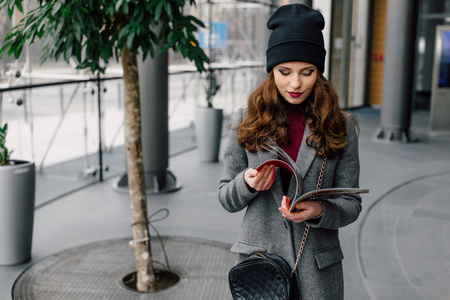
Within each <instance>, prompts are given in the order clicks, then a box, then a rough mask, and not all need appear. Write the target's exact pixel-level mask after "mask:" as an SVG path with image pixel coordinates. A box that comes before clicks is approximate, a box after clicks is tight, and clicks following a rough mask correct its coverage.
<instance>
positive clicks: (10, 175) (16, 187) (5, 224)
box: [0, 159, 36, 265]
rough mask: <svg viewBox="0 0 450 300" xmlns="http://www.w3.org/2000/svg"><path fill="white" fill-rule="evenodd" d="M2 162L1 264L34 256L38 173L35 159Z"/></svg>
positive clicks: (0, 170)
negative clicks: (32, 249) (33, 242)
mask: <svg viewBox="0 0 450 300" xmlns="http://www.w3.org/2000/svg"><path fill="white" fill-rule="evenodd" d="M12 161H13V162H14V163H15V165H9V166H0V265H16V264H20V263H23V262H26V261H28V260H29V259H30V258H31V244H32V239H33V222H34V202H35V190H36V174H35V165H34V162H33V161H30V160H24V159H12Z"/></svg>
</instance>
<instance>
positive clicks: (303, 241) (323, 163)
mask: <svg viewBox="0 0 450 300" xmlns="http://www.w3.org/2000/svg"><path fill="white" fill-rule="evenodd" d="M326 165H327V158H326V157H324V158H323V162H322V168H321V169H320V174H319V179H318V180H317V186H316V191H317V190H320V187H321V186H322V180H323V174H324V173H325V166H326ZM313 199H314V198H313ZM309 227H310V226H309V225H306V226H305V231H304V232H303V238H302V243H301V245H300V250H298V254H297V260H296V261H295V265H294V269H293V270H292V272H291V276H293V275H294V272H295V270H297V266H298V263H299V262H300V257H301V256H302V253H303V248H305V244H306V239H307V238H308V233H309Z"/></svg>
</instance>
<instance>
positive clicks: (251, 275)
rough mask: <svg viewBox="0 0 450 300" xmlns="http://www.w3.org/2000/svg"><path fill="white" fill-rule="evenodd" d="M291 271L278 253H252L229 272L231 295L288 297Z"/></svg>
mask: <svg viewBox="0 0 450 300" xmlns="http://www.w3.org/2000/svg"><path fill="white" fill-rule="evenodd" d="M291 273H292V269H291V268H290V266H289V264H288V263H287V262H286V261H285V260H284V259H283V258H281V257H280V256H278V255H275V254H269V253H254V254H252V255H250V256H249V257H248V258H247V259H245V260H244V261H242V262H241V263H239V264H237V265H236V266H234V267H233V268H231V270H230V272H229V273H228V283H229V285H230V290H231V295H232V296H233V299H234V300H244V299H245V300H288V299H289V294H290V290H291V279H292V278H295V277H292V275H291Z"/></svg>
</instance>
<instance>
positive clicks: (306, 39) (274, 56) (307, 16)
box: [266, 4, 326, 73]
mask: <svg viewBox="0 0 450 300" xmlns="http://www.w3.org/2000/svg"><path fill="white" fill-rule="evenodd" d="M267 27H268V28H269V29H271V30H273V31H272V33H271V35H270V38H269V46H268V48H267V51H266V58H267V66H266V70H267V72H270V70H272V68H273V67H275V66H276V65H278V64H281V63H283V62H290V61H301V62H308V63H311V64H313V65H315V66H316V67H317V68H318V69H319V71H320V72H322V73H323V71H324V68H325V54H326V50H325V47H324V42H323V35H322V29H323V28H324V27H325V20H324V19H323V16H322V14H321V13H320V12H318V11H317V10H314V9H312V8H310V7H308V6H306V5H303V4H289V5H283V6H281V7H279V8H278V9H277V10H276V11H275V12H274V13H273V15H272V16H271V17H270V18H269V21H268V22H267Z"/></svg>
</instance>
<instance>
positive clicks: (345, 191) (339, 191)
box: [289, 188, 369, 212]
mask: <svg viewBox="0 0 450 300" xmlns="http://www.w3.org/2000/svg"><path fill="white" fill-rule="evenodd" d="M367 193H369V189H357V188H328V189H320V190H316V191H311V192H308V193H305V194H303V195H301V196H300V197H298V198H296V199H295V200H293V201H291V203H290V208H289V211H291V212H292V211H293V210H294V209H295V208H294V206H295V204H297V203H298V202H300V201H306V200H311V199H312V198H315V197H320V196H329V195H350V194H367Z"/></svg>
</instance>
